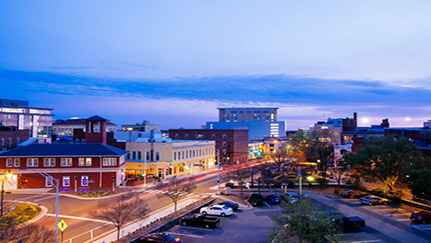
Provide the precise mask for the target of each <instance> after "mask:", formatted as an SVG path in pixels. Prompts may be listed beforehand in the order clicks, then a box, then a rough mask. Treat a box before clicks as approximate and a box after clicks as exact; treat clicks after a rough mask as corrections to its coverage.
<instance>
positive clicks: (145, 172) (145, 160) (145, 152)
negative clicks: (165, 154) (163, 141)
mask: <svg viewBox="0 0 431 243" xmlns="http://www.w3.org/2000/svg"><path fill="white" fill-rule="evenodd" d="M144 188H147V151H146V150H145V151H144Z"/></svg>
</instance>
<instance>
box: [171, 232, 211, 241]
mask: <svg viewBox="0 0 431 243" xmlns="http://www.w3.org/2000/svg"><path fill="white" fill-rule="evenodd" d="M165 233H168V234H171V235H181V236H188V237H192V238H199V239H203V238H204V237H203V236H199V235H192V234H183V233H178V232H170V231H167V232H165Z"/></svg>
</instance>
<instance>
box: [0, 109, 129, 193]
mask: <svg viewBox="0 0 431 243" xmlns="http://www.w3.org/2000/svg"><path fill="white" fill-rule="evenodd" d="M105 125H106V119H103V118H101V117H97V116H96V117H92V118H91V119H88V120H87V125H86V132H85V139H86V142H87V143H80V144H30V145H27V146H23V147H20V148H17V149H13V150H10V151H6V152H3V153H0V169H2V170H3V171H10V172H11V173H12V175H13V176H12V177H11V178H8V179H9V183H5V185H6V184H8V187H9V188H10V189H16V188H45V187H52V182H51V181H50V180H49V179H46V178H44V177H43V176H41V175H40V174H39V173H36V172H34V171H31V169H35V170H39V171H42V172H45V173H48V174H49V175H51V176H53V177H54V178H56V179H58V180H59V182H60V183H59V184H60V187H62V188H73V189H75V188H88V187H112V186H119V185H122V183H123V182H124V179H125V170H126V168H125V167H126V159H125V157H126V155H127V153H128V152H127V151H124V150H122V149H119V148H115V147H111V146H109V145H106V144H103V143H106V132H105V130H104V129H103V128H104V127H105ZM20 168H26V169H27V170H20Z"/></svg>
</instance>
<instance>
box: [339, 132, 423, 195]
mask: <svg viewBox="0 0 431 243" xmlns="http://www.w3.org/2000/svg"><path fill="white" fill-rule="evenodd" d="M417 156H418V154H417V152H415V145H414V144H413V143H411V142H409V141H408V140H407V139H406V138H400V139H398V140H397V139H394V138H385V139H375V140H370V141H367V142H366V144H365V145H364V147H363V148H362V149H361V150H360V151H359V152H357V153H348V154H345V155H344V159H345V160H346V163H347V164H348V165H349V166H350V167H351V169H352V172H353V173H355V174H356V175H358V176H360V177H361V178H363V179H365V180H366V181H368V182H376V181H379V182H381V183H382V184H383V185H384V186H385V187H386V188H388V189H389V190H390V191H392V190H393V189H394V185H395V183H397V181H398V180H399V179H400V178H403V170H404V168H405V167H406V166H407V165H408V164H409V163H410V162H412V161H413V159H414V158H415V157H417Z"/></svg>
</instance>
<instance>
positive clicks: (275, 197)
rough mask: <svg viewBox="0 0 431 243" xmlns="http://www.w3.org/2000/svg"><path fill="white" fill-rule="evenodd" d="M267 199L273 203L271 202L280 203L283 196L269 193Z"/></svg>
mask: <svg viewBox="0 0 431 243" xmlns="http://www.w3.org/2000/svg"><path fill="white" fill-rule="evenodd" d="M265 199H266V201H267V202H269V203H271V204H279V203H281V198H280V196H278V195H275V194H273V195H268V196H266V197H265Z"/></svg>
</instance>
